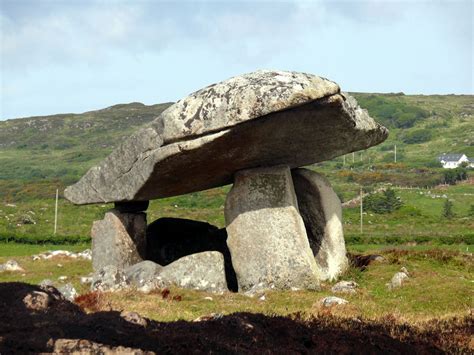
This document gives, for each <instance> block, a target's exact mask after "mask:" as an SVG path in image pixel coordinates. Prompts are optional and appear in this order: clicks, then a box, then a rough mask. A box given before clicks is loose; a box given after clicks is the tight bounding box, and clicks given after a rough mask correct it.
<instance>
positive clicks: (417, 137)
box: [402, 129, 432, 144]
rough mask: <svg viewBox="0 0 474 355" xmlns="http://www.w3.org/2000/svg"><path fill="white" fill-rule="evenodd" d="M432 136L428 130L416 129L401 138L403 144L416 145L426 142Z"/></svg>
mask: <svg viewBox="0 0 474 355" xmlns="http://www.w3.org/2000/svg"><path fill="white" fill-rule="evenodd" d="M431 137H432V134H431V131H430V130H427V129H417V130H414V131H411V132H408V133H406V134H405V136H404V137H402V140H403V142H404V143H407V144H416V143H423V142H427V141H429V140H430V139H431Z"/></svg>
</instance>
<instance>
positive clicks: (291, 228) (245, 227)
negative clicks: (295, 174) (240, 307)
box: [225, 166, 321, 292]
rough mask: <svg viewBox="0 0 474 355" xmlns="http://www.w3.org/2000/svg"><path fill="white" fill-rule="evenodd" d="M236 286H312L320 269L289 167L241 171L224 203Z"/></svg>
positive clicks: (241, 289)
mask: <svg viewBox="0 0 474 355" xmlns="http://www.w3.org/2000/svg"><path fill="white" fill-rule="evenodd" d="M225 220H226V229H227V234H228V238H227V244H228V246H229V250H230V253H231V256H232V263H233V265H234V269H235V273H236V275H237V281H238V285H239V291H244V292H245V291H248V290H251V289H252V288H254V287H256V285H259V284H262V285H263V287H264V288H270V287H272V286H273V287H275V288H276V289H290V288H291V287H297V288H304V289H316V288H318V286H319V281H318V280H319V279H321V275H320V274H319V273H318V269H317V266H316V262H315V258H314V256H313V253H312V251H311V248H310V245H309V242H308V238H307V236H306V231H305V226H304V223H303V220H302V218H301V216H300V214H299V212H298V205H297V201H296V196H295V191H294V188H293V183H292V179H291V173H290V170H289V168H288V167H286V166H280V167H272V168H259V169H251V170H244V171H240V172H238V173H237V174H236V176H235V182H234V186H233V187H232V189H231V191H230V192H229V194H228V195H227V200H226V204H225Z"/></svg>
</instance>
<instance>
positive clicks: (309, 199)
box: [292, 169, 348, 280]
mask: <svg viewBox="0 0 474 355" xmlns="http://www.w3.org/2000/svg"><path fill="white" fill-rule="evenodd" d="M292 176H293V184H294V186H295V191H296V197H297V199H298V207H299V211H300V214H301V216H302V217H303V221H304V224H305V226H306V234H307V235H308V238H309V244H310V246H311V249H312V251H313V254H314V255H315V257H316V263H317V265H318V269H319V271H320V274H321V275H322V280H334V279H336V278H337V277H338V276H339V275H340V274H341V273H343V272H344V271H345V270H346V269H347V267H348V261H347V257H346V245H345V242H344V234H343V230H342V209H341V201H340V200H339V197H338V196H337V195H336V193H335V192H334V190H333V189H332V187H331V184H330V183H329V181H328V180H327V179H326V178H325V177H324V176H322V175H320V174H318V173H316V172H314V171H311V170H308V169H295V170H293V171H292Z"/></svg>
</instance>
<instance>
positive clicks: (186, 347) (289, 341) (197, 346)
mask: <svg viewBox="0 0 474 355" xmlns="http://www.w3.org/2000/svg"><path fill="white" fill-rule="evenodd" d="M0 314H1V315H2V321H1V322H0V353H1V354H10V353H28V352H33V353H36V352H55V353H69V352H74V351H76V352H83V353H90V352H95V353H97V352H99V353H102V352H109V353H124V352H125V353H135V354H142V353H211V352H212V353H285V354H290V353H320V352H325V353H364V354H370V353H408V352H410V353H421V354H428V353H430V354H431V353H445V352H448V353H469V352H470V351H472V350H473V346H474V340H473V339H472V334H473V330H474V321H473V318H472V317H466V318H464V319H451V320H449V321H436V322H431V323H427V324H425V325H424V326H423V327H414V326H408V325H404V324H398V323H397V322H394V321H393V319H392V320H391V319H388V318H387V319H385V320H383V321H380V322H377V323H374V322H367V321H364V320H361V319H345V320H342V319H338V318H335V317H331V316H319V317H317V318H313V319H311V320H303V319H301V318H300V317H298V315H294V316H293V317H277V316H275V317H270V316H265V315H262V314H251V313H235V314H232V315H227V316H221V315H210V316H209V317H201V318H200V319H197V320H195V321H194V322H186V321H177V322H168V323H165V322H157V321H153V320H149V319H146V318H143V317H141V316H139V315H138V314H136V313H133V312H127V311H123V312H118V311H108V312H95V313H86V312H84V311H83V310H82V309H81V308H80V307H79V306H78V305H77V304H75V303H72V302H69V301H67V300H65V299H64V298H63V297H62V296H61V294H60V293H59V292H58V291H57V290H56V289H54V288H52V287H44V288H40V287H38V286H32V285H28V284H25V283H16V282H15V283H1V284H0Z"/></svg>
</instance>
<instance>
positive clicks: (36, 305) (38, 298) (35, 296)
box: [23, 291, 52, 311]
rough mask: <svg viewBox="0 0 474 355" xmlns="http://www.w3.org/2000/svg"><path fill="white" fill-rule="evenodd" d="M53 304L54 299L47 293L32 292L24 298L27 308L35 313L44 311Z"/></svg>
mask: <svg viewBox="0 0 474 355" xmlns="http://www.w3.org/2000/svg"><path fill="white" fill-rule="evenodd" d="M51 302H52V298H51V296H50V295H49V294H47V293H46V292H41V291H32V292H31V293H29V294H27V295H26V296H25V298H23V303H24V304H25V306H26V308H28V309H31V310H33V311H44V310H46V309H47V308H48V307H49V305H50V304H51Z"/></svg>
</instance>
